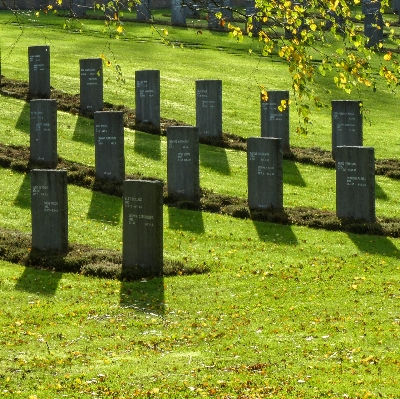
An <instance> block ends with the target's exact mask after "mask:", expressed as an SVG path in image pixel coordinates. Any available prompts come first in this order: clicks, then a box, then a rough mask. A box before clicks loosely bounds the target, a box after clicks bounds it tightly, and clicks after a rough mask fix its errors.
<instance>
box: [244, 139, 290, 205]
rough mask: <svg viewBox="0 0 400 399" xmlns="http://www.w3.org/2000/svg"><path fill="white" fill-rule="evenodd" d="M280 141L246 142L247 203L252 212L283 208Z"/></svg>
mask: <svg viewBox="0 0 400 399" xmlns="http://www.w3.org/2000/svg"><path fill="white" fill-rule="evenodd" d="M281 142H282V139H279V138H267V137H250V138H249V139H248V140H247V173H248V179H247V182H248V203H249V208H250V209H253V210H263V209H270V208H275V209H282V208H283V171H282V162H283V156H282V149H281Z"/></svg>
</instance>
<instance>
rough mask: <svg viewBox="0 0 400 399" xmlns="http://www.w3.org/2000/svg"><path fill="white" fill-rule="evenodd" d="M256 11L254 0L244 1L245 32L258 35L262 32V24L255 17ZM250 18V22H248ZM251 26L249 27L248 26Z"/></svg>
mask: <svg viewBox="0 0 400 399" xmlns="http://www.w3.org/2000/svg"><path fill="white" fill-rule="evenodd" d="M257 13H258V9H257V8H256V2H255V0H246V31H247V32H251V33H252V34H253V35H258V33H259V32H260V31H261V30H262V23H261V21H260V20H259V19H258V17H257ZM249 18H251V22H249ZM249 24H251V26H250V25H249Z"/></svg>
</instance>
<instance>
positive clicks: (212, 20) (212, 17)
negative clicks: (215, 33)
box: [207, 3, 222, 30]
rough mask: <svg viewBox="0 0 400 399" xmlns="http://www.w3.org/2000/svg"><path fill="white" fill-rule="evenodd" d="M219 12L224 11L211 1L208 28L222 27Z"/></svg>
mask: <svg viewBox="0 0 400 399" xmlns="http://www.w3.org/2000/svg"><path fill="white" fill-rule="evenodd" d="M217 13H222V8H221V7H217V6H215V4H214V3H210V4H209V6H208V14H207V18H208V29H210V30H219V29H222V25H221V19H220V18H217Z"/></svg>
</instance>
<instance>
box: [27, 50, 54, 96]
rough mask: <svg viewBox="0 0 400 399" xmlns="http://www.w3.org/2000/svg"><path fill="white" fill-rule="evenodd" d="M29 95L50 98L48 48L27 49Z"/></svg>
mask: <svg viewBox="0 0 400 399" xmlns="http://www.w3.org/2000/svg"><path fill="white" fill-rule="evenodd" d="M28 60H29V95H30V96H31V97H33V98H50V47H49V46H31V47H28Z"/></svg>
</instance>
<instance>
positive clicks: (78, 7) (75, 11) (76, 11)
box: [71, 0, 86, 18]
mask: <svg viewBox="0 0 400 399" xmlns="http://www.w3.org/2000/svg"><path fill="white" fill-rule="evenodd" d="M71 11H72V15H73V16H74V17H76V18H81V17H84V16H85V15H86V0H72V2H71Z"/></svg>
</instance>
